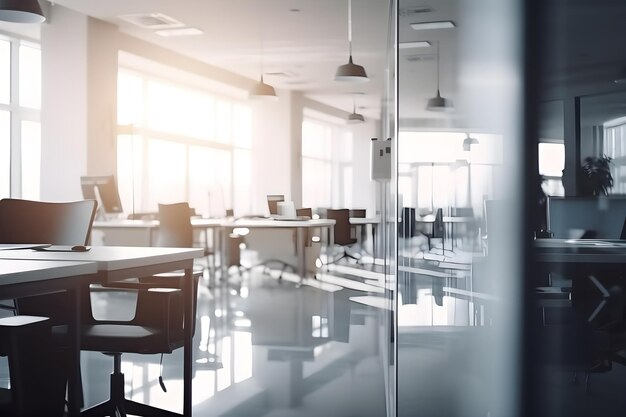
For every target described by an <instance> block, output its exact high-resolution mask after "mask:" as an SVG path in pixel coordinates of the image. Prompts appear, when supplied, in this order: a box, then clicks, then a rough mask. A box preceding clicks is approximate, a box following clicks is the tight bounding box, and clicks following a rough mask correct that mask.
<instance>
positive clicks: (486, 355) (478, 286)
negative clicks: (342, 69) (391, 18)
mask: <svg viewBox="0 0 626 417" xmlns="http://www.w3.org/2000/svg"><path fill="white" fill-rule="evenodd" d="M521 10H522V3H521V2H518V1H515V0H506V1H498V2H494V1H482V0H481V1H475V2H462V1H455V0H450V1H443V2H437V3H436V4H432V7H431V6H424V5H423V4H421V3H419V4H418V3H416V2H413V1H410V0H400V1H399V4H398V16H399V17H398V63H397V71H398V72H397V79H398V90H397V91H398V113H397V123H398V126H397V130H398V131H399V133H398V141H397V164H396V168H397V173H396V174H397V177H396V178H397V193H398V195H397V208H396V212H395V214H396V216H395V217H397V219H398V224H397V228H396V229H395V230H394V232H395V233H394V234H395V235H396V237H397V286H396V289H397V301H396V308H395V316H396V320H397V321H396V323H397V415H398V416H401V417H404V416H415V415H419V416H438V417H439V416H515V415H524V414H523V411H522V410H523V407H522V405H521V404H522V402H521V401H520V392H521V390H522V381H523V377H522V373H521V372H520V367H519V365H518V364H519V359H520V358H521V357H522V354H523V349H522V344H521V342H520V341H521V340H522V339H521V336H522V328H523V326H522V311H523V310H522V301H523V297H522V294H523V286H522V282H523V278H522V277H523V271H524V267H523V265H524V263H523V254H524V244H523V239H522V236H525V234H524V233H523V230H524V229H523V224H524V222H523V221H522V219H523V209H522V207H523V194H524V192H523V190H524V184H525V182H524V177H523V175H522V172H523V171H524V170H525V169H526V167H525V166H524V163H525V154H526V151H525V145H524V143H523V140H522V138H523V137H524V132H523V131H522V130H521V128H520V126H522V124H521V122H522V120H523V112H522V103H523V98H524V82H523V80H524V73H523V71H522V68H523V65H522V50H523V48H522V46H523V38H522V30H521V23H522V22H521V21H520V16H522V15H523V14H522V13H521ZM433 22H435V23H433ZM424 24H425V25H424Z"/></svg>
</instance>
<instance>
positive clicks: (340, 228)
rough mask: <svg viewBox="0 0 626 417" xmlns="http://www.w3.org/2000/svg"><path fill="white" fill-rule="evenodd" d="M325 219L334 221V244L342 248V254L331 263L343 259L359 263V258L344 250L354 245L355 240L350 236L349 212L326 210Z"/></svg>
mask: <svg viewBox="0 0 626 417" xmlns="http://www.w3.org/2000/svg"><path fill="white" fill-rule="evenodd" d="M326 217H327V218H328V219H332V220H335V226H334V236H335V244H336V245H340V246H342V249H343V253H342V255H341V256H340V257H339V258H337V259H333V260H332V262H329V263H335V262H338V261H340V260H341V259H344V258H349V259H353V260H355V261H357V262H358V261H359V258H357V257H356V256H354V255H353V254H351V253H348V251H347V250H346V248H347V247H349V246H351V245H354V244H355V243H356V239H355V238H353V237H351V236H350V227H351V225H350V210H348V209H328V210H327V211H326Z"/></svg>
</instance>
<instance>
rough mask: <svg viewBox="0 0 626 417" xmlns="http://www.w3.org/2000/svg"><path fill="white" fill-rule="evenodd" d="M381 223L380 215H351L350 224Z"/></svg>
mask: <svg viewBox="0 0 626 417" xmlns="http://www.w3.org/2000/svg"><path fill="white" fill-rule="evenodd" d="M378 223H380V217H350V224H354V225H360V224H378Z"/></svg>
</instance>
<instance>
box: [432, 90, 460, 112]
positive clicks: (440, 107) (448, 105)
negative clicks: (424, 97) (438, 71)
mask: <svg viewBox="0 0 626 417" xmlns="http://www.w3.org/2000/svg"><path fill="white" fill-rule="evenodd" d="M452 109H453V105H452V101H451V100H449V99H447V98H445V97H441V93H440V92H439V89H437V95H436V96H435V97H433V98H430V99H428V103H427V104H426V110H430V111H451V110H452Z"/></svg>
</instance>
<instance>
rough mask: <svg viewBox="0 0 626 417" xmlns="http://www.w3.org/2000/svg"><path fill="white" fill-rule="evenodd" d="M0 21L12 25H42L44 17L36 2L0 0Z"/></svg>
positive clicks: (28, 0)
mask: <svg viewBox="0 0 626 417" xmlns="http://www.w3.org/2000/svg"><path fill="white" fill-rule="evenodd" d="M0 20H1V21H4V22H12V23H42V22H43V21H45V20H46V17H45V16H44V15H43V12H42V11H41V6H40V5H39V2H38V1H37V0H0Z"/></svg>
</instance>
